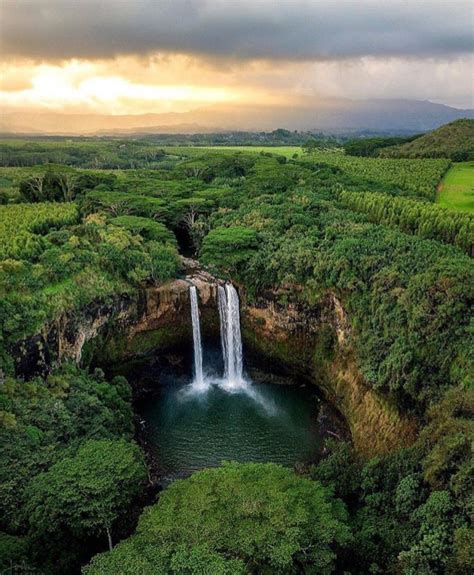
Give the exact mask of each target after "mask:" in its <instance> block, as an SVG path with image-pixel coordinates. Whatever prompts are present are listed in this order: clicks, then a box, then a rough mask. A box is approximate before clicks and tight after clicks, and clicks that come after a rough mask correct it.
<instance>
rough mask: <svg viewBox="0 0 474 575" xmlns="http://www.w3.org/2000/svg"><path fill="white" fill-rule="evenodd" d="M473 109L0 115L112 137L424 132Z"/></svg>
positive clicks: (303, 103)
mask: <svg viewBox="0 0 474 575" xmlns="http://www.w3.org/2000/svg"><path fill="white" fill-rule="evenodd" d="M460 118H474V110H471V109H470V110H458V109H457V108H451V107H449V106H445V105H443V104H435V103H433V102H429V101H418V100H382V99H380V100H348V99H322V100H321V99H319V100H317V101H316V100H312V99H310V98H300V99H299V100H298V102H297V103H296V104H295V105H285V106H279V107H275V106H250V105H246V106H243V105H240V106H237V105H235V106H229V105H226V106H224V105H216V106H213V107H209V108H202V109H196V110H193V111H189V112H181V113H178V112H171V113H165V114H140V115H120V116H112V115H104V114H96V115H94V114H77V115H76V114H58V113H52V112H45V113H14V114H13V113H12V114H3V116H1V118H0V132H2V133H16V134H27V133H29V134H39V133H41V134H45V135H109V134H110V135H114V134H120V133H122V134H129V135H130V134H134V133H137V134H145V133H146V134H150V133H187V134H192V133H208V132H219V131H233V130H242V131H271V130H273V129H275V128H278V127H282V126H283V127H285V128H287V129H289V130H315V131H325V132H338V131H343V130H372V131H378V132H381V131H400V132H412V133H417V132H426V131H428V130H433V129H435V128H438V127H439V126H441V125H442V124H446V123H447V122H452V121H453V120H457V119H460Z"/></svg>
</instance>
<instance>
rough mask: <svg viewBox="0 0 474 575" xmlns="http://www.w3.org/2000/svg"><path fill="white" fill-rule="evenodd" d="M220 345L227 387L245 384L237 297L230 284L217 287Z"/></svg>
mask: <svg viewBox="0 0 474 575" xmlns="http://www.w3.org/2000/svg"><path fill="white" fill-rule="evenodd" d="M218 304H219V316H220V325H221V345H222V355H223V357H224V378H225V380H226V383H227V385H228V386H229V387H236V386H241V385H242V384H245V380H244V378H243V374H242V371H243V365H242V364H243V362H242V337H241V333H240V309H239V296H238V294H237V290H236V289H235V287H234V286H233V285H232V284H226V286H225V288H223V287H222V286H219V287H218Z"/></svg>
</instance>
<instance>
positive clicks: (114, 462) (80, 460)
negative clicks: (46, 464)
mask: <svg viewBox="0 0 474 575" xmlns="http://www.w3.org/2000/svg"><path fill="white" fill-rule="evenodd" d="M146 477H147V473H146V466H145V461H144V458H143V455H142V453H141V451H140V449H139V448H138V447H137V446H136V445H134V444H133V443H129V442H128V441H125V440H110V439H101V440H89V441H86V442H84V443H83V444H82V445H81V446H80V447H79V449H78V450H77V452H76V453H75V454H74V455H71V456H65V457H62V458H60V459H59V460H58V461H57V462H56V463H54V464H53V465H52V466H51V467H50V468H49V469H48V471H46V472H44V473H41V474H39V475H37V476H36V477H34V478H33V479H32V480H31V482H30V483H29V485H28V487H27V490H26V493H25V496H26V499H27V504H26V506H25V517H26V518H27V522H28V525H29V533H30V536H31V537H32V538H34V539H44V538H48V537H49V536H51V534H53V535H54V534H55V533H64V531H69V532H70V533H72V534H73V536H75V537H78V538H81V537H82V538H83V537H86V536H90V535H99V534H101V533H102V534H103V535H104V536H105V534H107V535H108V536H111V533H112V529H113V525H114V524H115V523H116V522H117V520H118V518H119V517H120V516H123V514H125V513H127V510H128V508H129V507H130V505H131V503H132V502H133V500H134V499H135V498H136V497H137V496H138V495H139V494H140V492H141V490H142V488H143V484H144V483H145V480H146Z"/></svg>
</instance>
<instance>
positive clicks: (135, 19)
mask: <svg viewBox="0 0 474 575" xmlns="http://www.w3.org/2000/svg"><path fill="white" fill-rule="evenodd" d="M1 5H2V8H1V12H2V18H1V29H0V35H1V50H2V54H3V57H4V58H5V57H12V56H25V57H33V58H39V59H41V58H44V59H57V58H72V57H77V58H110V57H114V56H117V55H122V54H137V55H142V54H148V53H152V52H158V51H161V52H181V53H191V54H199V55H208V56H213V57H216V56H217V57H219V56H226V57H234V58H241V59H250V58H254V59H257V58H266V59H290V60H299V59H308V60H317V59H321V60H327V59H337V58H351V57H360V56H366V55H371V56H385V57H386V56H417V57H420V56H421V57H424V56H430V57H431V56H434V57H446V56H450V55H453V54H460V53H466V52H469V51H470V50H471V49H472V18H473V14H472V4H471V3H470V2H465V1H457V0H449V1H444V2H441V1H437V2H434V1H425V0H421V1H420V0H412V1H410V0H407V1H400V0H377V1H374V0H365V1H364V0H353V1H347V0H322V1H317V0H312V1H309V0H308V1H305V0H3V2H2V4H1Z"/></svg>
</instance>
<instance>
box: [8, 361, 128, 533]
mask: <svg viewBox="0 0 474 575" xmlns="http://www.w3.org/2000/svg"><path fill="white" fill-rule="evenodd" d="M130 397H131V391H130V388H129V386H128V384H127V383H126V381H124V380H123V379H117V380H114V381H113V382H112V383H108V382H106V381H105V379H104V376H103V373H101V372H100V371H97V372H96V373H95V374H94V375H92V376H89V375H87V374H86V373H84V372H81V371H78V370H76V369H74V368H64V369H63V370H61V371H59V372H57V373H55V374H53V375H50V376H49V377H48V378H47V379H46V381H43V380H41V379H39V378H38V379H33V380H31V381H29V382H28V383H25V382H23V381H20V380H15V379H12V378H7V380H6V382H5V383H4V384H3V385H2V386H1V389H0V415H1V419H0V422H1V427H0V461H1V465H0V480H1V481H0V483H1V491H0V502H1V503H0V517H1V518H2V519H1V523H0V525H1V528H8V529H9V530H12V529H17V528H18V527H19V526H20V525H21V524H22V518H21V516H22V513H23V511H22V510H23V505H24V502H25V495H24V489H25V486H26V484H27V483H28V481H29V480H30V479H31V478H32V477H34V476H35V475H36V474H38V473H39V472H40V471H42V470H44V469H45V468H47V467H48V466H49V465H51V464H52V463H53V462H54V461H55V460H56V459H57V458H58V457H59V454H60V452H61V451H62V450H63V449H64V447H65V444H66V443H74V442H76V441H78V440H80V439H82V438H114V437H125V438H130V437H131V434H132V430H133V424H132V410H131V407H130Z"/></svg>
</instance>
